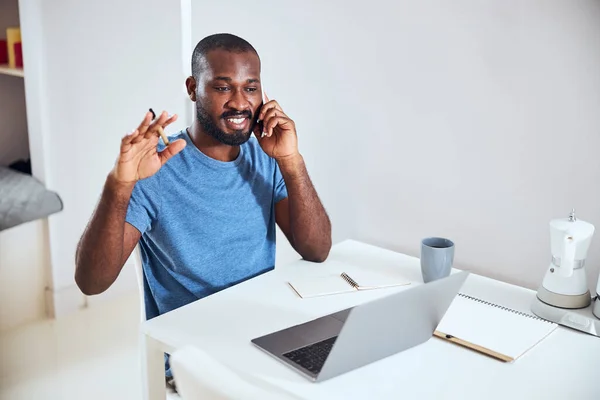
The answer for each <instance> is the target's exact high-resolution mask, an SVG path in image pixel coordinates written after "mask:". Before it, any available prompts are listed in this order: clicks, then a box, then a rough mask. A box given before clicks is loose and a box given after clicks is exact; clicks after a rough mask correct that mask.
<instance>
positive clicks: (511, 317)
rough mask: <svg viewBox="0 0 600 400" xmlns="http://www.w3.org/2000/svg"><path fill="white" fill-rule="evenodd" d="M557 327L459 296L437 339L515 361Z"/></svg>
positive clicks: (474, 298) (499, 306)
mask: <svg viewBox="0 0 600 400" xmlns="http://www.w3.org/2000/svg"><path fill="white" fill-rule="evenodd" d="M557 327H558V325H557V324H555V323H553V322H549V321H546V320H544V319H541V318H538V317H536V316H534V315H531V314H527V313H523V312H520V311H516V310H513V309H511V308H507V307H503V306H501V305H498V304H494V303H491V302H487V301H484V300H482V299H479V298H476V297H472V296H469V295H466V294H463V293H459V294H458V296H456V298H455V299H454V301H453V302H452V304H451V305H450V308H448V311H447V312H446V314H445V315H444V317H443V318H442V321H441V322H440V323H439V324H438V326H437V329H436V331H435V333H434V336H436V337H438V338H440V339H443V340H447V341H450V342H452V343H455V344H457V345H460V346H463V347H466V348H469V349H471V350H475V351H478V352H480V353H483V354H486V355H488V356H490V357H493V358H496V359H498V360H501V361H505V362H513V361H515V360H517V359H518V358H519V357H521V356H522V355H523V354H525V353H526V352H527V351H529V350H530V349H532V348H533V347H534V346H536V345H537V344H538V343H540V342H541V341H542V340H544V339H545V338H546V337H547V336H548V335H550V334H551V333H552V332H553V331H554V330H555V329H556V328H557Z"/></svg>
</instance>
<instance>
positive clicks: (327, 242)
mask: <svg viewBox="0 0 600 400" xmlns="http://www.w3.org/2000/svg"><path fill="white" fill-rule="evenodd" d="M277 163H278V165H279V168H280V170H281V174H282V175H283V179H284V181H285V184H286V187H287V192H288V197H287V198H285V199H283V200H281V201H280V202H278V203H277V204H276V205H275V218H276V221H277V224H278V225H279V227H280V228H281V230H282V232H283V233H284V234H285V236H286V237H287V239H288V240H289V241H290V243H291V245H292V247H294V249H295V250H296V251H297V252H298V253H299V254H300V255H301V256H302V258H304V259H305V260H308V261H313V262H323V261H325V259H327V256H328V255H329V251H330V250H331V222H330V220H329V217H328V216H327V212H326V211H325V208H324V207H323V204H321V200H320V199H319V196H318V195H317V192H316V190H315V188H314V186H313V184H312V182H311V180H310V177H309V176H308V172H307V170H306V165H305V163H304V159H303V158H302V156H301V155H300V154H299V153H297V154H295V155H293V156H290V157H286V158H283V159H278V160H277Z"/></svg>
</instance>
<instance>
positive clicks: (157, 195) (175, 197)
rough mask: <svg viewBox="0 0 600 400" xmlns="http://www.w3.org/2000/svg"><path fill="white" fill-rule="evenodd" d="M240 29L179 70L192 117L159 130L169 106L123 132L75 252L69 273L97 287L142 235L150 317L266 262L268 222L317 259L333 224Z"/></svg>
mask: <svg viewBox="0 0 600 400" xmlns="http://www.w3.org/2000/svg"><path fill="white" fill-rule="evenodd" d="M260 71H261V67H260V59H259V56H258V54H257V52H256V50H255V49H254V48H253V47H252V46H251V45H250V44H249V43H248V42H246V41H245V40H243V39H241V38H239V37H237V36H234V35H230V34H217V35H212V36H209V37H207V38H205V39H203V40H202V41H200V42H199V43H198V45H197V46H196V48H195V49H194V53H193V55H192V76H190V77H189V78H188V79H187V80H186V87H187V91H188V94H189V97H190V99H191V100H192V101H193V102H195V104H196V119H195V121H194V123H193V124H192V125H191V126H190V127H188V128H186V129H184V130H182V131H180V132H178V133H176V134H174V135H173V136H171V137H169V144H168V145H165V143H163V142H162V141H161V140H159V129H160V128H162V129H164V128H166V127H167V126H169V125H170V124H171V123H173V122H174V121H175V120H176V118H177V116H176V115H174V116H171V117H169V116H168V114H167V113H166V112H163V113H162V114H161V115H159V116H157V118H156V119H154V120H153V117H152V115H151V113H146V115H145V116H144V118H143V120H142V122H141V123H140V125H139V127H138V128H137V129H136V130H135V131H134V132H132V133H130V134H128V135H126V136H125V137H124V138H123V139H122V141H121V149H120V154H119V157H118V160H117V162H116V164H115V166H114V168H113V170H112V171H111V172H110V173H109V174H108V177H107V179H106V182H105V185H104V189H103V192H102V195H101V198H100V202H99V204H98V206H97V208H96V210H95V211H94V213H93V215H92V217H91V219H90V221H89V223H88V225H87V227H86V229H85V231H84V233H83V235H82V237H81V240H80V242H79V245H78V248H77V252H76V272H75V280H76V282H77V284H78V286H79V288H80V289H81V290H82V292H83V293H85V294H87V295H94V294H98V293H102V292H103V291H105V290H106V289H108V288H109V287H110V286H111V285H112V284H113V282H114V281H115V280H116V278H117V277H118V275H119V273H120V271H121V269H122V267H123V265H124V263H125V261H126V260H127V259H128V257H129V256H130V254H131V252H132V250H133V249H134V247H135V246H136V244H138V243H139V244H140V248H141V253H142V261H143V270H144V278H145V279H144V289H145V290H144V292H145V308H146V316H147V318H148V319H150V318H153V317H155V316H157V315H160V314H162V313H165V312H168V311H171V310H173V309H175V308H178V307H181V306H183V305H185V304H188V303H190V302H192V301H194V300H198V299H200V298H203V297H205V296H208V295H210V294H212V293H215V292H218V291H220V290H223V289H225V288H227V287H230V286H232V285H235V284H236V283H239V282H242V281H244V280H247V279H249V278H252V277H254V276H257V275H259V274H262V273H264V272H266V271H269V270H271V269H273V268H274V264H275V236H276V224H277V225H278V226H279V227H280V228H281V230H282V231H283V233H284V234H285V236H286V237H287V239H288V240H289V241H290V243H291V245H292V246H293V248H294V249H295V250H296V251H297V252H298V253H299V254H300V255H301V256H302V257H303V258H304V259H306V260H309V261H314V262H321V261H324V260H325V259H326V258H327V256H328V254H329V251H330V248H331V224H330V221H329V218H328V216H327V213H326V212H325V210H324V208H323V205H322V204H321V202H320V200H319V197H318V195H317V193H316V191H315V189H314V187H313V185H312V183H311V181H310V178H309V176H308V173H307V171H306V166H305V164H304V161H303V158H302V155H301V154H300V152H299V150H298V141H297V137H296V127H295V124H294V122H293V121H292V120H291V119H290V118H289V117H288V116H287V114H286V113H285V112H284V111H283V109H282V108H281V106H280V105H279V104H278V103H277V102H276V101H274V100H268V98H265V100H266V101H265V102H264V104H263V93H262V88H261V82H260Z"/></svg>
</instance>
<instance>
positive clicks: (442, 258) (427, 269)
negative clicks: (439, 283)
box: [421, 237, 454, 283]
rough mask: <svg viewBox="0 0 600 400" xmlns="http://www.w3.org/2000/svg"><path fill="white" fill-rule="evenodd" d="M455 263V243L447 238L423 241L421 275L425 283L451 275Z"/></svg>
mask: <svg viewBox="0 0 600 400" xmlns="http://www.w3.org/2000/svg"><path fill="white" fill-rule="evenodd" d="M453 263H454V243H453V242H452V241H451V240H449V239H445V238H440V237H430V238H426V239H423V240H422V241H421V274H422V275H423V282H425V283H427V282H431V281H435V280H436V279H440V278H445V277H446V276H448V275H450V271H451V270H452V264H453Z"/></svg>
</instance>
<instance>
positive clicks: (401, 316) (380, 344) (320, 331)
mask: <svg viewBox="0 0 600 400" xmlns="http://www.w3.org/2000/svg"><path fill="white" fill-rule="evenodd" d="M468 274H469V273H468V272H466V271H463V272H458V273H454V274H451V275H450V276H448V277H445V278H442V279H438V280H435V281H432V282H429V283H424V284H421V285H418V286H415V287H412V288H409V289H405V290H403V291H400V292H396V293H394V294H391V295H389V296H385V297H382V298H379V299H376V300H372V301H369V302H367V303H363V304H360V305H357V306H354V307H351V308H348V309H345V310H341V311H338V312H335V313H332V314H329V315H325V316H323V317H320V318H317V319H313V320H311V321H308V322H305V323H302V324H299V325H295V326H292V327H289V328H286V329H282V330H280V331H277V332H273V333H270V334H267V335H264V336H261V337H258V338H255V339H252V340H251V342H252V343H253V344H254V345H255V346H257V347H258V348H260V349H261V350H263V351H264V352H266V353H267V354H269V355H271V356H273V357H275V358H276V359H277V360H279V361H280V362H282V363H283V364H285V365H287V366H289V367H291V368H293V369H294V370H295V371H297V372H299V373H300V374H301V375H302V376H304V377H305V378H307V379H309V380H311V381H314V382H319V381H324V380H327V379H330V378H333V377H336V376H338V375H341V374H344V373H346V372H349V371H352V370H354V369H357V368H360V367H362V366H365V365H367V364H370V363H372V362H375V361H377V360H380V359H383V358H385V357H388V356H390V355H393V354H396V353H398V352H401V351H403V350H406V349H410V348H412V347H414V346H417V345H419V344H421V343H424V342H426V341H427V340H429V339H430V338H431V337H432V335H433V333H434V331H435V329H436V328H437V326H438V324H439V323H440V321H441V320H442V318H443V316H444V314H445V313H446V311H447V310H448V308H449V307H450V304H451V303H452V301H453V300H454V298H455V297H456V295H457V294H458V291H459V290H460V288H461V286H462V285H463V283H464V282H465V280H466V278H467V276H468Z"/></svg>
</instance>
